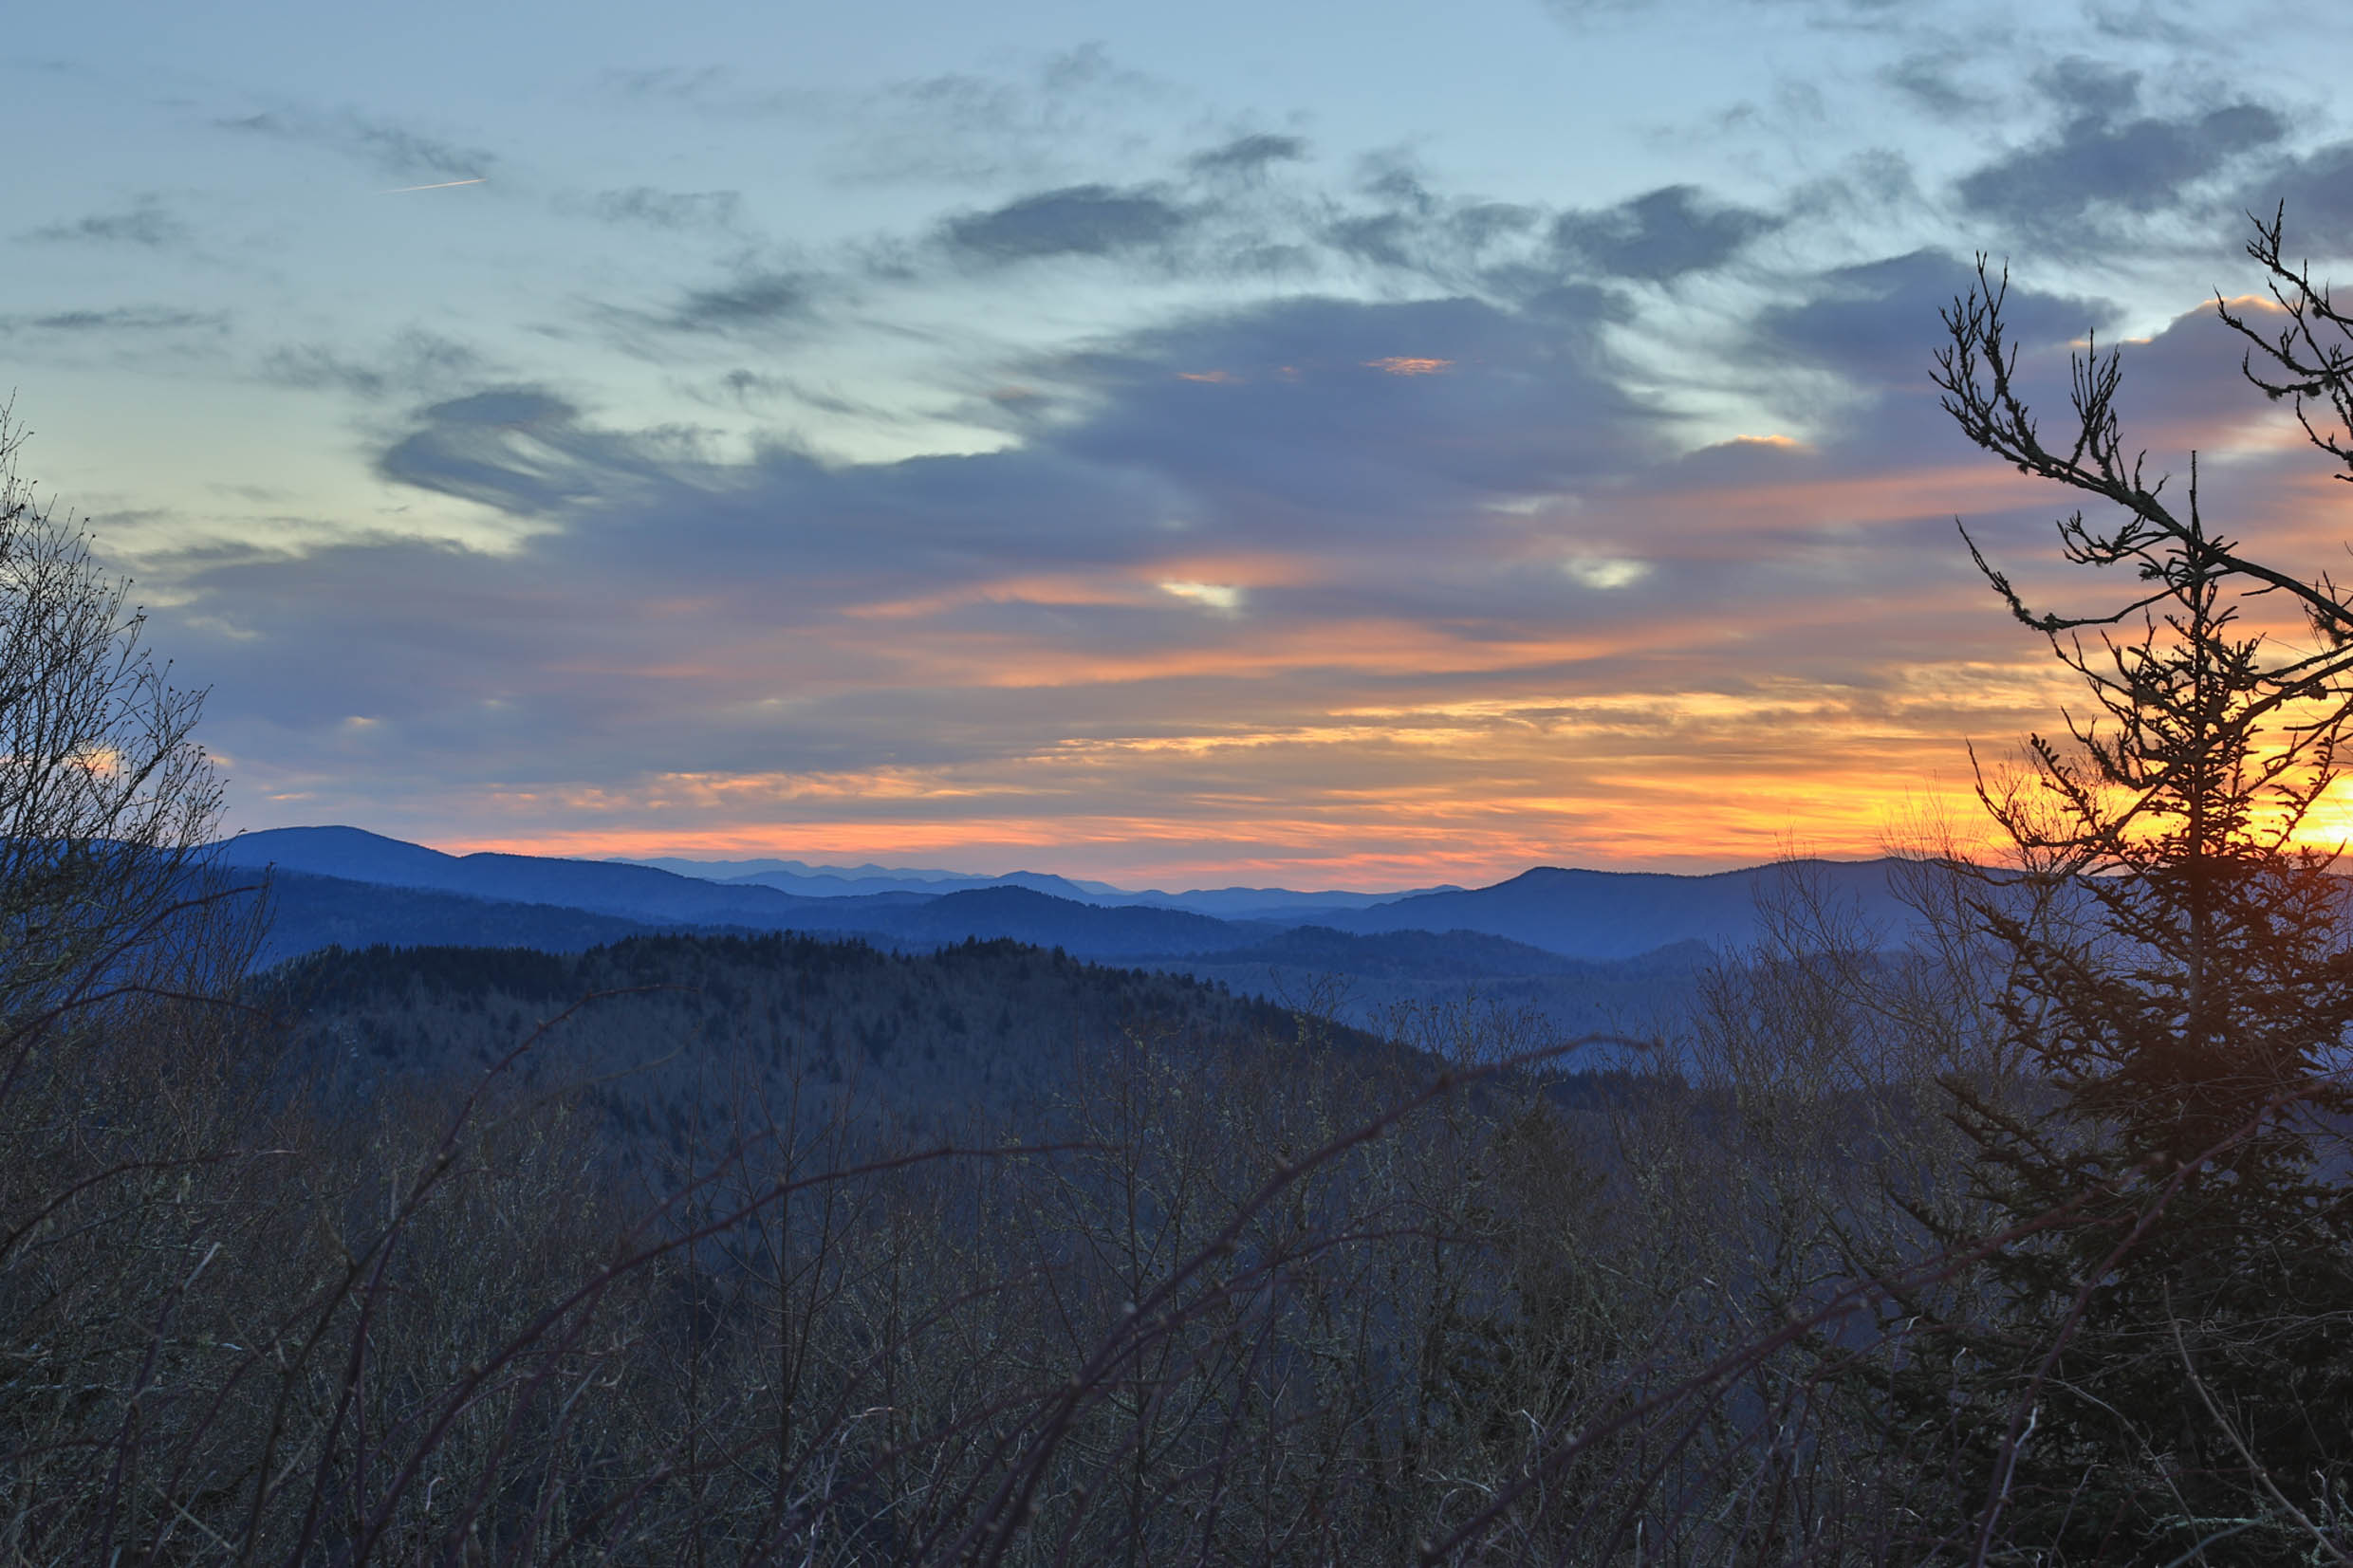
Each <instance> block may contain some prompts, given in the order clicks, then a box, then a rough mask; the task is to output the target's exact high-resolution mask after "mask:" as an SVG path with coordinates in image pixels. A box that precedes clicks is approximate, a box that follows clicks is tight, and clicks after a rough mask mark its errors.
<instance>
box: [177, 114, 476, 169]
mask: <svg viewBox="0 0 2353 1568" xmlns="http://www.w3.org/2000/svg"><path fill="white" fill-rule="evenodd" d="M213 123H214V124H215V125H217V126H218V127H219V128H220V129H222V130H224V131H233V132H236V133H238V134H240V135H245V136H258V137H268V138H272V139H275V140H280V141H289V142H293V143H296V144H298V145H303V146H318V147H326V148H330V149H332V150H334V151H336V152H339V153H342V154H343V155H345V156H346V157H354V158H358V159H360V160H361V161H362V162H365V163H368V164H370V165H372V166H374V167H375V168H376V169H378V170H380V171H381V172H382V173H383V174H385V175H390V176H394V177H397V178H401V179H417V180H430V179H474V178H479V177H485V176H487V175H489V174H490V173H491V169H492V168H493V167H494V166H495V165H496V164H497V162H498V158H497V157H496V155H494V154H492V153H491V152H489V151H487V150H485V149H483V148H479V147H468V146H464V145H462V144H460V143H457V142H453V141H446V140H443V139H442V138H438V137H435V136H429V135H427V134H426V133H424V132H422V131H418V130H414V129H412V128H410V127H408V126H405V125H397V124H394V123H392V122H391V121H389V120H370V119H368V118H367V117H365V116H363V115H359V114H354V113H350V112H348V111H346V112H344V113H342V114H311V113H306V112H295V111H284V112H265V113H261V114H252V115H245V116H242V117H238V118H234V119H223V120H215V121H213Z"/></svg>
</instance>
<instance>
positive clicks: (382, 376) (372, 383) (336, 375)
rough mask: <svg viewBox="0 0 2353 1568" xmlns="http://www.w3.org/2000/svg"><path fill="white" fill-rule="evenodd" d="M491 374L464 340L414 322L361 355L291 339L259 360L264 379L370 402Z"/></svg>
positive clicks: (442, 389)
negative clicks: (369, 353)
mask: <svg viewBox="0 0 2353 1568" xmlns="http://www.w3.org/2000/svg"><path fill="white" fill-rule="evenodd" d="M492 374H494V372H493V370H492V367H491V365H490V363H489V362H488V361H487V360H485V359H484V358H483V357H482V355H481V354H480V353H479V352H477V351H476V350H475V349H474V348H472V346H470V345H469V344H466V343H462V342H459V341H456V340H455V339H453V338H445V337H443V336H441V335H440V334H438V333H435V332H428V331H426V330H424V329H422V328H419V327H409V328H406V329H404V330H402V331H401V332H399V333H398V334H396V335H395V336H394V337H393V339H392V341H390V342H388V343H387V344H386V345H385V346H384V347H383V348H382V349H381V350H380V352H378V353H377V354H375V355H373V356H369V357H365V358H361V357H355V356H353V355H351V354H348V353H346V352H343V351H342V350H338V349H335V348H332V347H330V346H328V345H326V344H324V343H292V344H288V345H287V346H285V347H281V348H276V349H272V350H270V351H269V354H267V355H266V356H264V357H263V360H262V362H261V376H262V378H263V379H264V380H266V381H271V382H274V383H276V384H277V385H279V386H289V387H299V388H301V389H303V390H304V391H307V392H327V391H332V392H342V393H345V394H348V395H349V396H351V397H359V398H362V399H365V400H367V401H370V402H375V401H380V400H382V399H384V398H387V397H434V396H444V397H445V396H447V395H448V393H449V392H450V391H451V390H453V389H454V387H456V386H457V385H459V384H462V383H464V382H468V381H479V380H483V379H485V378H489V377H491V375H492Z"/></svg>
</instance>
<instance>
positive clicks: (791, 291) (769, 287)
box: [669, 272, 809, 332]
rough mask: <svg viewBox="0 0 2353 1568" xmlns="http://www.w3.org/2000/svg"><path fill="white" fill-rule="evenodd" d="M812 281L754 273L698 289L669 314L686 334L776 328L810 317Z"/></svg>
mask: <svg viewBox="0 0 2353 1568" xmlns="http://www.w3.org/2000/svg"><path fill="white" fill-rule="evenodd" d="M808 307H809V280H808V279H807V278H806V277H804V276H802V275H800V274H797V273H789V272H754V273H751V274H749V275H748V276H745V277H742V278H738V279H737V280H735V281H734V282H733V283H729V284H721V285H719V286H716V287H713V288H697V289H695V290H692V291H691V292H689V293H688V294H687V295H686V297H685V298H683V299H681V300H680V301H679V302H678V304H677V305H676V308H674V309H673V310H672V311H671V313H670V318H669V324H670V325H672V326H674V327H676V328H678V329H679V330H681V331H687V332H732V331H741V330H744V329H746V328H750V327H762V326H770V325H774V324H775V323H780V322H787V321H790V320H793V319H794V318H796V317H799V316H803V315H805V314H806V313H807V310H808Z"/></svg>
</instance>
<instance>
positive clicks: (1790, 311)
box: [1751, 249, 2116, 391]
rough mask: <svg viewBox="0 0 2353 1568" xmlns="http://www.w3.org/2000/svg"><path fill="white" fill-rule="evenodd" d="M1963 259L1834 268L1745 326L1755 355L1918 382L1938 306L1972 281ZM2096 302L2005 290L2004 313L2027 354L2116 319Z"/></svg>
mask: <svg viewBox="0 0 2353 1568" xmlns="http://www.w3.org/2000/svg"><path fill="white" fill-rule="evenodd" d="M1976 282H1977V276H1976V273H1975V271H1974V270H1973V268H1972V267H1970V265H1969V264H1968V263H1966V262H1963V261H1962V260H1960V259H1959V258H1958V257H1956V256H1953V255H1949V254H1947V253H1945V252H1944V251H1941V250H1935V249H1922V250H1914V251H1911V252H1909V253H1907V254H1905V255H1901V256H1890V257H1888V258H1886V259H1885V260H1882V261H1875V262H1866V263H1863V264H1862V265H1859V266H1854V267H1836V268H1833V269H1831V270H1830V271H1827V272H1825V273H1822V274H1821V275H1820V276H1818V277H1817V278H1816V279H1814V280H1813V281H1812V283H1811V284H1810V285H1809V286H1808V293H1809V295H1810V297H1809V298H1808V299H1807V300H1806V301H1805V302H1804V303H1803V304H1791V305H1779V306H1773V307H1769V308H1768V309H1766V310H1763V311H1761V312H1759V313H1758V314H1757V316H1756V317H1755V318H1754V320H1753V322H1752V323H1751V334H1752V337H1753V341H1754V345H1755V346H1754V348H1753V350H1752V351H1751V352H1752V356H1753V358H1754V359H1755V360H1758V361H1760V362H1765V363H1787V362H1788V361H1790V360H1799V361H1805V362H1811V363H1813V364H1817V365H1820V366H1823V367H1825V368H1826V369H1830V370H1833V371H1836V372H1838V373H1839V374H1840V375H1841V376H1843V377H1844V378H1846V379H1847V380H1848V381H1849V382H1850V384H1852V385H1854V386H1856V387H1858V388H1864V389H1869V390H1872V391H1884V390H1892V389H1901V388H1911V389H1914V390H1916V391H1917V390H1920V389H1923V388H1925V387H1926V385H1927V382H1928V377H1929V373H1930V371H1931V370H1932V369H1933V367H1934V363H1935V361H1934V360H1933V358H1932V351H1933V350H1934V349H1935V348H1936V346H1937V345H1939V344H1940V343H1942V341H1944V336H1943V332H1942V329H1941V328H1940V326H1939V325H1938V323H1937V312H1939V311H1940V310H1942V309H1944V308H1946V307H1947V306H1949V305H1951V304H1953V302H1954V301H1955V299H1958V298H1960V297H1961V296H1963V295H1965V294H1967V293H1968V292H1969V290H1970V289H1971V288H1973V286H1975V285H1976ZM2115 315H2116V312H2115V307H2114V306H2113V305H2110V304H2106V303H2105V302H2103V301H2099V300H2091V299H2082V298H2076V297H2073V296H2067V295H2060V294H2052V293H2048V292H2045V291H2041V290H2037V289H2034V288H2031V287H2029V286H2026V285H2025V284H2024V283H2023V282H2022V283H2020V284H2019V285H2018V286H2014V287H2012V288H2011V290H2010V297H2009V303H2008V305H2007V308H2006V310H2005V318H2006V320H2007V323H2008V324H2009V327H2010V334H2011V336H2012V338H2013V339H2014V340H2015V341H2017V342H2019V343H2020V344H2022V345H2024V346H2025V347H2026V348H2027V349H2028V350H2029V352H2039V351H2046V350H2048V349H2050V348H2052V347H2054V346H2061V347H2063V346H2064V345H2066V344H2067V343H2069V342H2072V341H2075V340H2076V339H2078V338H2080V337H2082V336H2083V334H2084V332H2085V331H2086V330H2087V329H2091V328H2097V327H2102V326H2105V325H2107V324H2108V323H2110V322H2112V321H2113V320H2114V319H2115Z"/></svg>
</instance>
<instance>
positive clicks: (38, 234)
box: [24, 198, 189, 250]
mask: <svg viewBox="0 0 2353 1568" xmlns="http://www.w3.org/2000/svg"><path fill="white" fill-rule="evenodd" d="M24 237H25V238H27V239H28V240H37V241H40V242H42V243H44V244H50V245H57V244H82V245H135V246H139V247H142V248H144V249H150V250H161V249H167V248H169V247H172V246H176V245H181V244H184V243H186V242H187V240H188V238H189V229H188V226H187V225H186V224H185V223H182V222H181V221H180V220H179V219H178V218H177V217H176V216H174V215H173V214H172V213H170V212H166V211H164V209H163V207H162V206H161V205H160V204H158V203H157V202H156V201H155V200H153V199H152V198H151V199H149V200H146V201H142V202H140V203H139V204H138V205H137V206H134V207H129V208H125V209H123V210H122V211H120V212H93V213H91V214H89V215H88V216H87V217H83V218H77V219H75V220H74V221H73V222H71V223H53V224H49V225H46V226H45V227H43V228H40V229H34V230H30V231H28V232H27V233H26V234H25V236H24Z"/></svg>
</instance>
